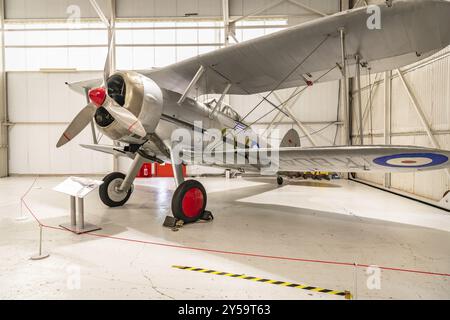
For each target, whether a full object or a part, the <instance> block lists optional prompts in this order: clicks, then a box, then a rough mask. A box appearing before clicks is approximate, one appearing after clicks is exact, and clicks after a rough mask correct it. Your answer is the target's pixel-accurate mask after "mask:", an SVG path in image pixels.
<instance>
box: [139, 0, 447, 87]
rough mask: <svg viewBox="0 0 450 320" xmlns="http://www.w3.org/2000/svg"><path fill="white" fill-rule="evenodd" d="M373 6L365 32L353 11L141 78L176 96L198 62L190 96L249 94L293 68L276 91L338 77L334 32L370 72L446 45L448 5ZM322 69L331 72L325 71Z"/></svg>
mask: <svg viewBox="0 0 450 320" xmlns="http://www.w3.org/2000/svg"><path fill="white" fill-rule="evenodd" d="M379 7H380V8H381V12H380V14H381V15H380V17H381V29H380V30H370V29H369V28H368V27H367V23H368V22H367V21H368V19H369V18H370V17H371V14H368V13H367V9H366V8H359V9H355V10H350V11H347V12H343V13H338V14H335V15H332V16H328V17H324V18H321V19H318V20H314V21H311V22H308V23H305V24H302V25H299V26H296V27H292V28H289V29H286V30H283V31H280V32H277V33H274V34H271V35H268V36H264V37H261V38H257V39H254V40H251V41H247V42H243V43H240V44H237V45H233V46H230V47H226V48H223V49H220V50H217V51H214V52H211V53H207V54H204V55H200V56H198V57H195V58H191V59H188V60H185V61H182V62H179V63H176V64H173V65H170V66H168V67H165V68H162V69H158V70H152V71H148V72H146V73H145V74H146V75H147V76H148V77H150V78H152V79H153V80H154V81H155V82H157V83H158V85H159V86H161V87H163V88H166V89H169V90H172V91H175V92H179V93H182V92H183V91H184V90H185V89H186V87H187V86H188V84H189V83H190V82H191V80H192V79H193V77H194V75H195V74H196V72H197V70H198V69H199V67H200V65H202V66H204V67H206V69H207V71H206V72H207V73H206V74H205V75H204V76H203V77H202V81H201V83H199V88H198V90H197V92H199V93H203V94H207V93H222V92H223V91H224V89H225V87H226V86H227V84H228V83H230V84H232V87H231V89H230V90H229V93H230V94H254V93H260V92H266V91H271V90H274V89H275V87H276V86H277V85H278V84H279V83H280V82H281V81H282V80H283V79H284V78H285V77H286V76H287V75H288V74H289V73H290V72H291V71H292V70H293V69H295V67H296V66H298V65H300V64H301V66H300V67H299V68H298V69H297V70H296V72H294V73H293V74H292V75H291V76H290V77H289V78H288V79H287V80H286V81H284V82H283V83H282V84H281V85H280V86H279V87H278V88H276V89H283V88H290V87H296V86H301V85H305V84H306V80H308V81H312V82H318V81H319V79H320V81H330V80H337V79H340V78H341V72H340V70H339V68H338V67H336V64H337V63H340V62H341V47H340V37H339V29H340V28H344V29H345V33H346V46H347V55H348V57H353V56H354V55H355V54H359V55H360V57H361V61H362V62H364V63H368V65H369V66H370V67H371V71H372V72H373V73H376V72H381V71H386V70H392V69H395V68H399V67H401V66H404V65H407V64H410V63H413V62H416V61H418V60H421V59H423V58H424V57H426V56H428V55H430V54H431V53H434V52H436V51H437V50H439V49H442V48H444V47H446V46H447V45H449V44H450V19H449V16H450V3H449V2H448V1H443V0H420V1H419V0H399V1H394V2H393V5H392V7H388V6H387V5H386V4H380V6H379ZM325 39H326V40H325ZM323 41H324V42H323ZM322 42H323V44H322V45H320V46H319V44H320V43H322ZM317 47H318V48H317ZM316 48H317V49H316ZM302 61H304V62H303V63H302ZM355 63H356V62H355V59H350V61H349V65H350V67H349V70H348V73H349V75H350V76H352V75H353V74H354V72H355V68H354V66H353V67H352V66H351V65H354V64H355ZM333 68H334V69H333ZM329 70H332V71H330V72H329V73H327V72H328V71H329ZM363 71H364V70H363ZM324 74H326V75H325V76H324ZM322 76H323V77H322Z"/></svg>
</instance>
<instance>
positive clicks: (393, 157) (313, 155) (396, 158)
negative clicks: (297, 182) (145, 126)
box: [183, 146, 450, 173]
mask: <svg viewBox="0 0 450 320" xmlns="http://www.w3.org/2000/svg"><path fill="white" fill-rule="evenodd" d="M183 154H184V156H183V160H185V161H186V162H188V163H189V162H192V160H193V159H203V164H210V165H214V166H220V167H229V168H237V169H240V168H242V169H248V170H252V171H253V170H255V169H259V170H265V171H267V172H273V173H276V172H284V171H287V172H301V171H329V172H370V171H377V172H414V171H425V170H438V169H444V168H449V167H450V160H449V159H450V151H444V150H437V149H429V148H418V147H409V146H355V147H319V148H279V149H247V150H244V149H242V150H230V151H225V152H222V151H216V153H214V154H212V155H211V154H206V153H205V154H202V155H199V154H197V153H195V152H191V151H189V150H183Z"/></svg>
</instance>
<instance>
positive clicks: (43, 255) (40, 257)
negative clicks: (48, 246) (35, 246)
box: [30, 224, 50, 260]
mask: <svg viewBox="0 0 450 320" xmlns="http://www.w3.org/2000/svg"><path fill="white" fill-rule="evenodd" d="M49 256H50V254H48V253H42V225H41V224H40V225H39V253H38V254H36V255H34V256H32V257H31V258H30V260H43V259H45V258H48V257H49Z"/></svg>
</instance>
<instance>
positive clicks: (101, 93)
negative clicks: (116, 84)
mask: <svg viewBox="0 0 450 320" xmlns="http://www.w3.org/2000/svg"><path fill="white" fill-rule="evenodd" d="M89 99H90V100H91V102H92V103H93V104H95V105H96V106H97V107H101V106H102V105H103V103H104V102H105V99H106V89H105V88H95V89H91V90H89Z"/></svg>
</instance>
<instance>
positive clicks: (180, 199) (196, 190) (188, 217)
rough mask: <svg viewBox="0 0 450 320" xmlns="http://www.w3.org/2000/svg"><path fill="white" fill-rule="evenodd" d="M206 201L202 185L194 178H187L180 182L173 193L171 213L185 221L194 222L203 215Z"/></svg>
mask: <svg viewBox="0 0 450 320" xmlns="http://www.w3.org/2000/svg"><path fill="white" fill-rule="evenodd" d="M189 191H190V192H189ZM188 192H189V194H188V195H186V194H187V193H188ZM185 197H189V198H186V199H185ZM207 201H208V198H207V195H206V191H205V188H204V187H203V185H202V184H201V183H200V182H198V181H196V180H187V181H185V182H183V183H182V184H180V185H179V186H178V188H177V189H176V190H175V193H174V194H173V197H172V214H173V216H174V217H175V218H177V219H179V220H183V221H184V222H185V223H192V222H196V221H198V220H199V219H200V218H201V217H202V216H203V213H204V212H205V208H206V203H207ZM187 206H190V207H187Z"/></svg>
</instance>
